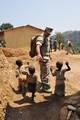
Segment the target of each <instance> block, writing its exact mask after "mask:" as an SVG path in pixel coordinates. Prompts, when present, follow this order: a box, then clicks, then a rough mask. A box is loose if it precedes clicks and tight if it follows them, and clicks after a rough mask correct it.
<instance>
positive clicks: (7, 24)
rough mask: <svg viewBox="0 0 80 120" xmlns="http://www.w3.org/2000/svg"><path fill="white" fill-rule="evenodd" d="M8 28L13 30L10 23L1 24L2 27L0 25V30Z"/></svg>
mask: <svg viewBox="0 0 80 120" xmlns="http://www.w3.org/2000/svg"><path fill="white" fill-rule="evenodd" d="M9 28H13V25H12V24H10V23H3V24H2V25H0V30H6V29H9Z"/></svg>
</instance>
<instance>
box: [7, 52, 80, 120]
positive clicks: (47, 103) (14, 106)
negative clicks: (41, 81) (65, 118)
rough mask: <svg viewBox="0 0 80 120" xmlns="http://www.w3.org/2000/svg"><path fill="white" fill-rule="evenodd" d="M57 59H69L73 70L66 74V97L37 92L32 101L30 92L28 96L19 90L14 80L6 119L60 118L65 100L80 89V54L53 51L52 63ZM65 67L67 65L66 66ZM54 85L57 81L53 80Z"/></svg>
mask: <svg viewBox="0 0 80 120" xmlns="http://www.w3.org/2000/svg"><path fill="white" fill-rule="evenodd" d="M57 60H62V61H64V62H65V61H69V63H70V66H71V71H70V72H69V73H67V74H66V78H67V80H66V97H65V98H55V96H54V95H53V94H50V93H36V97H35V103H31V102H30V101H31V100H30V93H28V94H26V98H23V97H22V95H20V94H18V92H17V83H16V82H13V86H12V87H13V88H14V89H15V90H16V91H15V92H14V93H13V101H10V103H9V106H8V107H7V114H6V117H5V120H59V110H60V107H61V105H62V104H63V103H64V102H65V100H66V99H67V98H68V97H69V95H71V96H72V97H74V96H75V95H76V94H77V92H78V91H80V73H79V71H80V56H79V55H65V52H64V51H60V52H59V51H57V52H55V53H54V52H53V53H52V64H53V65H54V66H55V62H56V61H57ZM64 67H65V66H64ZM51 84H52V86H53V90H54V85H53V84H55V81H54V80H52V77H51ZM53 93H54V92H53Z"/></svg>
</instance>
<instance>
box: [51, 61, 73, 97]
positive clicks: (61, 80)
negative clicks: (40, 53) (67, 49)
mask: <svg viewBox="0 0 80 120" xmlns="http://www.w3.org/2000/svg"><path fill="white" fill-rule="evenodd" d="M65 64H66V66H67V68H65V69H62V66H63V63H62V62H59V61H58V62H56V68H57V69H56V70H55V71H54V72H53V69H52V68H50V70H51V73H52V75H53V76H56V85H55V95H58V96H65V72H67V71H70V70H71V68H70V66H69V63H68V62H66V63H65Z"/></svg>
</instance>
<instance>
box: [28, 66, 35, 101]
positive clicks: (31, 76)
mask: <svg viewBox="0 0 80 120" xmlns="http://www.w3.org/2000/svg"><path fill="white" fill-rule="evenodd" d="M26 77H27V84H28V91H29V92H31V93H32V99H31V100H32V101H33V102H34V96H35V92H36V85H37V84H36V83H37V75H36V74H35V67H34V66H33V65H30V66H29V67H28V73H27V76H26Z"/></svg>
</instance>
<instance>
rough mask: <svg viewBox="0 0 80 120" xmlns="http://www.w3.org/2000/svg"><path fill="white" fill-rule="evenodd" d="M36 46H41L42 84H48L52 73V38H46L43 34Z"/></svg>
mask: <svg viewBox="0 0 80 120" xmlns="http://www.w3.org/2000/svg"><path fill="white" fill-rule="evenodd" d="M36 44H40V45H41V49H40V50H41V51H40V52H41V56H42V61H40V78H41V82H42V83H46V84H48V75H49V73H50V68H49V62H50V38H49V37H48V38H46V39H45V38H44V36H43V34H41V36H39V37H38V38H37V42H36Z"/></svg>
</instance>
